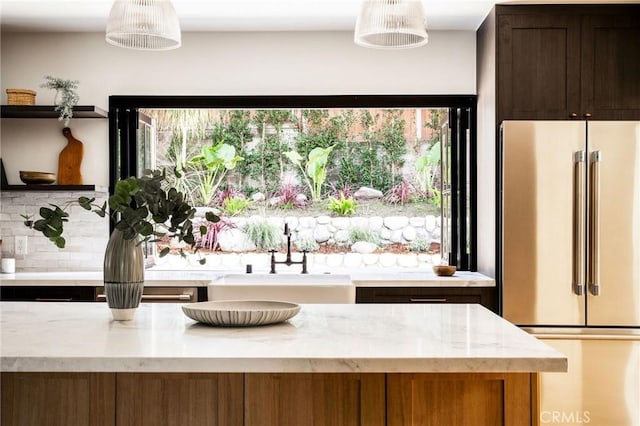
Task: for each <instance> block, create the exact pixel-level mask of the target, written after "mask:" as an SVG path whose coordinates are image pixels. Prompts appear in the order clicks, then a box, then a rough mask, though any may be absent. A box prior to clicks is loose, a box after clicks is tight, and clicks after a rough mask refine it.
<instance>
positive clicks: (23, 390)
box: [0, 372, 116, 426]
mask: <svg viewBox="0 0 640 426" xmlns="http://www.w3.org/2000/svg"><path fill="white" fill-rule="evenodd" d="M1 389H2V421H1V422H0V423H2V425H3V426H38V425H42V426H74V425H78V426H113V425H114V424H115V423H114V420H115V416H114V413H115V399H116V395H115V374H114V373H7V372H5V373H2V386H1Z"/></svg>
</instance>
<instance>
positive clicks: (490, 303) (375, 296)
mask: <svg viewBox="0 0 640 426" xmlns="http://www.w3.org/2000/svg"><path fill="white" fill-rule="evenodd" d="M356 303H478V304H480V305H482V306H484V307H485V308H487V309H490V310H491V311H493V312H497V311H498V308H497V307H498V303H497V301H496V288H495V287H358V288H356Z"/></svg>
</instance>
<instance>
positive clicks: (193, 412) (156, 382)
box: [116, 361, 243, 426]
mask: <svg viewBox="0 0 640 426" xmlns="http://www.w3.org/2000/svg"><path fill="white" fill-rule="evenodd" d="M185 362H188V361H185ZM116 386H117V388H116V389H117V398H116V400H117V407H118V410H117V413H116V423H117V425H118V426H127V425H131V426H146V425H149V426H151V425H153V426H156V425H164V426H182V425H210V426H217V425H220V426H241V425H242V386H243V385H242V374H215V373H173V374H167V373H158V374H156V373H118V377H117V385H116Z"/></svg>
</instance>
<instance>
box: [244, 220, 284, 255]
mask: <svg viewBox="0 0 640 426" xmlns="http://www.w3.org/2000/svg"><path fill="white" fill-rule="evenodd" d="M242 231H243V232H244V233H245V234H247V237H248V238H249V240H251V242H252V243H253V244H255V246H256V248H257V249H260V250H276V249H278V248H279V247H280V246H281V245H282V237H281V234H282V231H281V230H280V229H279V228H277V227H276V226H275V225H273V224H271V223H269V222H266V221H259V222H248V223H247V224H246V225H244V226H243V227H242Z"/></svg>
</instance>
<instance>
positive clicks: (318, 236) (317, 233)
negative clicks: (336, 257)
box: [313, 225, 331, 244]
mask: <svg viewBox="0 0 640 426" xmlns="http://www.w3.org/2000/svg"><path fill="white" fill-rule="evenodd" d="M329 238H331V232H329V228H328V227H327V226H326V225H318V226H316V227H315V228H314V230H313V239H314V240H316V243H318V244H321V243H325V242H327V241H329Z"/></svg>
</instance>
